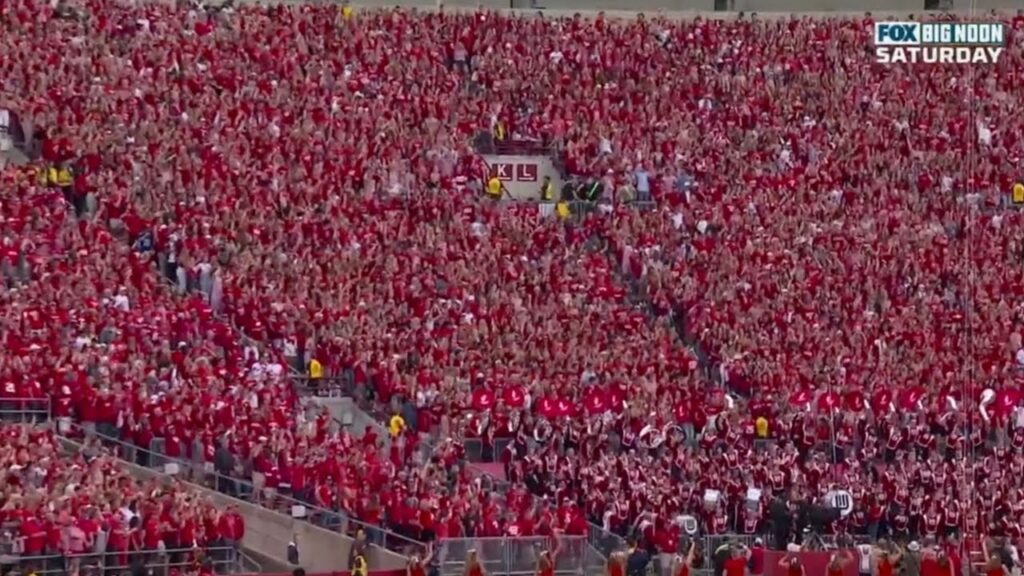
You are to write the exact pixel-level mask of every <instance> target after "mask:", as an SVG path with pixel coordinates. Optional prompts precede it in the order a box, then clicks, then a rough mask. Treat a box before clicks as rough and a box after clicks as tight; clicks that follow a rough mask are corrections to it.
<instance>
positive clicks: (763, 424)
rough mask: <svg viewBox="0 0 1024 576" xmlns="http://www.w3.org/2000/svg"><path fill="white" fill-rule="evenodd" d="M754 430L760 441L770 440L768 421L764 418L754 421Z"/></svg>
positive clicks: (760, 417)
mask: <svg viewBox="0 0 1024 576" xmlns="http://www.w3.org/2000/svg"><path fill="white" fill-rule="evenodd" d="M754 430H755V431H756V432H757V437H758V438H759V439H766V438H768V419H767V418H765V417H764V416H759V417H758V418H757V420H755V421H754Z"/></svg>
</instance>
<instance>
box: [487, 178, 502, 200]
mask: <svg viewBox="0 0 1024 576" xmlns="http://www.w3.org/2000/svg"><path fill="white" fill-rule="evenodd" d="M487 195H488V196H490V197H491V198H493V199H495V200H500V199H501V180H499V179H498V177H497V176H491V178H490V179H489V180H488V181H487Z"/></svg>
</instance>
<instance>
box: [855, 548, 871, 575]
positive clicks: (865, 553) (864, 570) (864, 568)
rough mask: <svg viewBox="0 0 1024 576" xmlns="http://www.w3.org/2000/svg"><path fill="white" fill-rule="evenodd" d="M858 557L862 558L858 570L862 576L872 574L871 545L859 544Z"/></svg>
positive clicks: (858, 563)
mask: <svg viewBox="0 0 1024 576" xmlns="http://www.w3.org/2000/svg"><path fill="white" fill-rule="evenodd" d="M857 555H858V557H859V558H860V559H859V561H858V562H857V570H858V571H859V572H860V573H861V574H871V545H870V544H858V545H857Z"/></svg>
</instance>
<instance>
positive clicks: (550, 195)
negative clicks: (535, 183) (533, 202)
mask: <svg viewBox="0 0 1024 576" xmlns="http://www.w3.org/2000/svg"><path fill="white" fill-rule="evenodd" d="M540 201H541V202H554V201H555V185H554V184H552V183H551V176H545V177H544V183H543V184H541V185H540Z"/></svg>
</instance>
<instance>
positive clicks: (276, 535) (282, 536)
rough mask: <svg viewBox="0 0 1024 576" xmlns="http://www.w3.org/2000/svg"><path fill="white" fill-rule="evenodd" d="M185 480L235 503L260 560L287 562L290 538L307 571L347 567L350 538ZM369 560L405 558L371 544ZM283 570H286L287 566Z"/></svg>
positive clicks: (247, 541) (146, 473)
mask: <svg viewBox="0 0 1024 576" xmlns="http://www.w3.org/2000/svg"><path fill="white" fill-rule="evenodd" d="M61 442H62V444H63V446H64V448H65V449H66V450H68V451H70V452H77V451H78V450H79V449H80V448H81V445H79V444H78V443H77V442H74V441H73V440H69V439H67V438H61ZM121 465H122V466H123V467H124V468H125V469H126V470H128V471H129V472H130V473H131V474H132V476H134V477H136V478H138V479H141V480H149V479H152V478H165V479H167V480H168V481H170V480H171V479H172V477H170V476H168V475H166V474H161V473H159V472H156V471H154V470H150V469H148V468H143V467H141V466H137V465H135V464H132V463H130V462H126V461H123V460H122V461H121ZM186 484H187V485H188V486H189V488H190V489H192V490H196V491H198V492H200V493H202V494H203V495H204V496H205V497H206V498H207V499H208V500H209V501H211V502H213V503H214V504H215V505H216V506H218V507H221V508H226V507H227V506H229V505H234V506H236V507H237V508H238V510H239V512H241V514H242V517H243V518H244V519H245V537H244V538H243V539H242V547H243V548H245V549H247V550H252V551H254V552H255V553H256V554H257V555H258V556H259V557H260V558H261V559H263V561H264V562H266V561H270V562H272V563H273V564H274V565H275V566H283V567H288V566H290V565H289V564H288V561H287V558H286V554H287V549H288V543H289V542H292V541H294V542H295V543H296V545H297V546H298V548H299V560H300V562H301V565H302V567H303V568H305V569H306V571H307V572H335V571H347V570H348V554H349V548H350V547H351V544H352V538H349V537H348V536H344V535H342V534H339V533H337V532H332V531H330V530H327V529H325V528H321V527H319V526H314V525H313V524H310V523H308V522H303V521H299V520H295V519H293V518H291V517H290V516H286V515H284V514H281V513H279V512H274V511H273V510H268V509H267V508H263V507H261V506H257V505H255V504H251V503H249V502H246V501H244V500H238V499H237V498H231V497H230V496H226V495H224V494H221V493H220V492H217V491H215V490H210V489H208V488H204V487H202V486H199V485H198V484H191V483H188V482H186ZM369 564H370V569H371V570H373V571H378V570H400V569H404V568H405V566H406V559H405V557H403V556H401V555H399V554H396V553H394V552H391V551H389V550H385V549H382V548H378V547H374V548H373V549H372V550H371V552H370V558H369ZM263 569H264V570H272V569H273V567H272V566H268V565H264V566H263ZM285 570H287V571H290V568H286V569H285Z"/></svg>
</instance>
